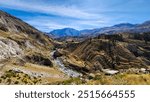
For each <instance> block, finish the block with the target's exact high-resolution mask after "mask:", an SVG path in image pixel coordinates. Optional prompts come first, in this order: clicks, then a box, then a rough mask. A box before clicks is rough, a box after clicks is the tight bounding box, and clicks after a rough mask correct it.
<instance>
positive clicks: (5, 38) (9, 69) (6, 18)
mask: <svg viewBox="0 0 150 102" xmlns="http://www.w3.org/2000/svg"><path fill="white" fill-rule="evenodd" d="M54 43H55V41H53V40H52V39H51V38H50V37H49V36H47V35H45V34H44V33H42V32H41V31H39V30H37V29H35V28H34V27H32V26H30V25H29V24H27V23H25V22H23V21H22V20H20V19H18V18H16V17H14V16H12V15H10V14H8V13H6V12H3V11H0V76H1V78H0V80H1V84H15V83H17V84H34V81H35V80H32V78H33V79H37V80H41V81H40V82H37V83H36V84H46V83H52V82H57V81H62V80H66V79H68V76H66V75H65V74H64V73H62V72H61V71H60V70H58V69H56V67H55V66H54V65H53V63H52V59H51V58H52V57H51V55H50V53H51V51H52V49H53V48H54ZM24 75H26V76H27V77H25V78H24V77H23V76H24ZM7 76H9V77H7ZM24 80H26V82H25V83H24ZM8 81H9V82H8ZM10 81H11V82H10ZM16 81H17V82H16Z"/></svg>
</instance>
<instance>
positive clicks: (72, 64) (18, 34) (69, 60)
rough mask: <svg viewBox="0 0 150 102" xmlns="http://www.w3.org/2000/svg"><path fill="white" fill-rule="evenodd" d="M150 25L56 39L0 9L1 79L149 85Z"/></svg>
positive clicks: (13, 82) (15, 82)
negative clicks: (114, 31)
mask: <svg viewBox="0 0 150 102" xmlns="http://www.w3.org/2000/svg"><path fill="white" fill-rule="evenodd" d="M148 25H149V22H145V23H143V24H142V25H132V24H120V25H115V26H113V28H111V29H116V28H117V29H124V30H125V28H126V30H125V31H128V30H127V29H129V28H130V29H132V28H135V26H136V29H137V28H138V29H141V30H142V29H145V32H140V33H139V32H120V31H119V32H117V33H116V34H114V33H113V34H108V33H104V34H99V33H97V35H96V36H92V37H90V36H88V37H86V38H83V37H81V38H76V37H75V38H72V37H70V36H69V37H67V40H66V38H64V39H57V40H54V39H52V38H51V37H49V36H48V35H46V34H44V33H42V32H41V31H39V30H37V29H36V28H34V27H32V26H30V25H29V24H27V23H25V22H24V21H22V20H21V19H18V18H16V17H14V16H12V15H10V14H8V13H6V12H3V11H0V84H29V85H31V84H150V33H149V32H148V30H147V29H149V26H148ZM109 29H110V28H109ZM71 31H74V30H72V29H71ZM86 31H88V30H86ZM142 31H144V30H142ZM64 32H65V33H66V32H67V33H69V31H68V30H67V31H66V30H65V31H64ZM84 32H85V31H84ZM88 32H90V31H88ZM69 34H71V33H69Z"/></svg>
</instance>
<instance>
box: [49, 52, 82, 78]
mask: <svg viewBox="0 0 150 102" xmlns="http://www.w3.org/2000/svg"><path fill="white" fill-rule="evenodd" d="M54 53H55V51H53V52H51V56H52V58H53V64H54V65H55V66H57V67H58V68H59V70H60V71H62V72H63V73H65V74H66V75H68V76H70V77H79V76H82V74H81V73H78V72H77V71H74V70H72V69H70V68H67V67H65V65H64V64H63V62H62V60H61V58H59V57H57V58H54V57H53V55H54Z"/></svg>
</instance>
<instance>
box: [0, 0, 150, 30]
mask: <svg viewBox="0 0 150 102" xmlns="http://www.w3.org/2000/svg"><path fill="white" fill-rule="evenodd" d="M149 4H150V0H0V9H1V10H4V11H6V12H8V13H10V14H12V15H14V16H16V17H19V18H21V19H22V20H24V21H26V22H27V23H29V24H31V25H33V26H34V27H36V28H37V29H39V30H41V31H44V32H49V31H51V30H53V29H61V28H66V27H70V28H75V29H78V30H81V29H92V28H100V27H105V26H112V25H114V24H118V23H127V22H129V23H133V24H136V23H142V22H144V21H147V20H150V6H149Z"/></svg>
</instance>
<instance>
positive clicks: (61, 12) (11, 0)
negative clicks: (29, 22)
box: [0, 0, 100, 19]
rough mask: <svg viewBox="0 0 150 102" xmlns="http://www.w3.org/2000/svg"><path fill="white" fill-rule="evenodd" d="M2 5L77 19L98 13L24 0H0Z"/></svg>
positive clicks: (95, 16) (96, 16)
mask: <svg viewBox="0 0 150 102" xmlns="http://www.w3.org/2000/svg"><path fill="white" fill-rule="evenodd" d="M0 4H1V6H2V7H5V8H11V9H17V10H23V11H30V12H31V11H32V12H39V13H46V14H53V15H58V16H66V17H73V18H79V19H92V18H99V16H100V15H98V14H92V13H88V12H85V11H83V10H80V9H78V8H76V7H73V6H63V5H51V4H49V5H47V4H46V3H43V4H40V3H39V2H32V1H31V2H25V1H24V0H22V1H21V0H4V1H0Z"/></svg>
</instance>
